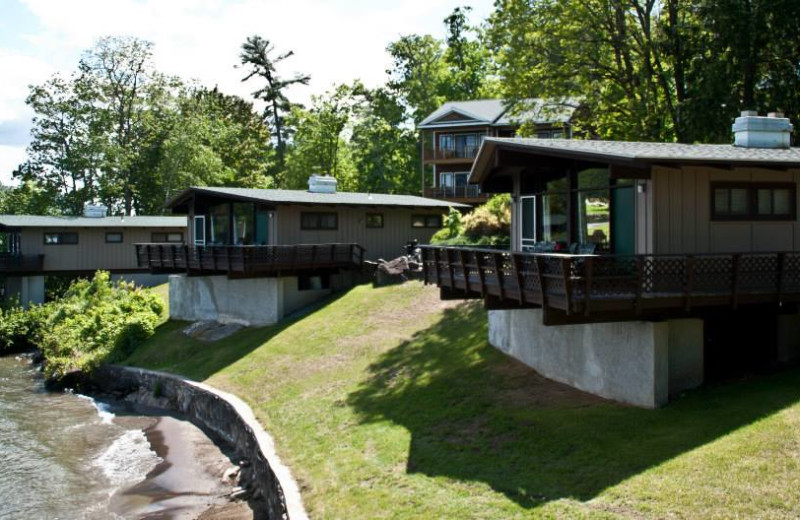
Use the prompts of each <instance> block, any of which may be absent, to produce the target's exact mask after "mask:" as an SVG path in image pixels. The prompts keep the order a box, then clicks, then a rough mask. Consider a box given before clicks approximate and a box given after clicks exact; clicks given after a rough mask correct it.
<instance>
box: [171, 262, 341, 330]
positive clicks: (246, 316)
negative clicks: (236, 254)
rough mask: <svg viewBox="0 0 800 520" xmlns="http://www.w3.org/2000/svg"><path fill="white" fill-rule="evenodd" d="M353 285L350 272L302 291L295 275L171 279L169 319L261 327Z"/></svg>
mask: <svg viewBox="0 0 800 520" xmlns="http://www.w3.org/2000/svg"><path fill="white" fill-rule="evenodd" d="M350 283H352V277H351V276H349V275H348V274H347V273H344V274H341V275H336V276H332V277H331V283H330V288H328V289H322V288H317V289H314V288H311V289H309V290H303V291H301V290H300V289H299V284H298V279H297V277H296V276H286V277H282V278H248V279H242V280H235V279H230V278H228V277H227V276H191V277H190V276H186V275H182V274H181V275H171V276H170V277H169V301H170V316H171V317H172V318H174V319H178V320H186V321H201V320H203V321H205V320H211V321H217V322H219V323H239V324H242V325H245V326H255V327H261V326H265V325H272V324H275V323H277V322H279V321H280V320H281V319H283V317H284V316H286V315H287V314H289V313H291V312H294V311H296V310H298V309H300V308H302V307H305V306H307V305H310V304H311V303H314V302H315V301H317V300H320V299H322V298H324V297H326V296H328V295H330V294H331V292H332V291H333V290H341V289H344V288H346V287H348V286H349V285H348V284H350Z"/></svg>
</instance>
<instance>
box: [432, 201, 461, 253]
mask: <svg viewBox="0 0 800 520" xmlns="http://www.w3.org/2000/svg"><path fill="white" fill-rule="evenodd" d="M463 230H464V226H463V225H462V224H461V212H460V211H458V210H457V209H455V208H453V207H451V208H450V211H449V213H447V216H446V217H445V218H444V227H443V228H442V229H440V230H439V231H437V232H436V233H434V234H433V236H432V237H431V244H441V243H442V242H444V241H447V240H450V239H453V238H455V237H457V236H458V235H460V234H461V233H462V232H463Z"/></svg>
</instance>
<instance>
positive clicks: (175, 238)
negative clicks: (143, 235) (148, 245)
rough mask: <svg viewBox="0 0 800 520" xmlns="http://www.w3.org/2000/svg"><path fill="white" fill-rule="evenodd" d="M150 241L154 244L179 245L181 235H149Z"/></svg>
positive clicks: (161, 233) (164, 233) (165, 233)
mask: <svg viewBox="0 0 800 520" xmlns="http://www.w3.org/2000/svg"><path fill="white" fill-rule="evenodd" d="M150 241H152V242H156V243H164V242H169V243H180V242H183V233H168V232H156V233H151V234H150Z"/></svg>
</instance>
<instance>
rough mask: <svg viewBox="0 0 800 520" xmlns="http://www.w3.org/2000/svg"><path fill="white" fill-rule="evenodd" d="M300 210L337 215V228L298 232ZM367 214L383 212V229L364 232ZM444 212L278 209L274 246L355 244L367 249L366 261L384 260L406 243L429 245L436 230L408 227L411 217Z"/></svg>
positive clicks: (286, 207) (397, 251)
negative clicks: (334, 229)
mask: <svg viewBox="0 0 800 520" xmlns="http://www.w3.org/2000/svg"><path fill="white" fill-rule="evenodd" d="M304 211H326V212H327V211H332V212H336V213H338V215H339V229H338V230H336V231H308V230H301V229H300V213H302V212H304ZM367 213H383V228H379V229H371V228H370V229H368V228H367V227H366V224H365V217H366V214H367ZM445 213H446V212H445V211H443V210H441V209H438V210H430V209H418V210H412V209H397V208H383V209H378V208H376V209H371V208H343V207H337V208H332V209H323V208H309V207H300V206H281V207H280V208H278V209H277V210H276V211H275V220H277V222H276V226H275V227H276V229H277V236H275V235H273V238H272V239H271V241H272V240H274V242H272V243H275V244H282V245H291V244H320V243H332V242H340V243H353V242H354V243H357V244H361V246H362V247H364V248H365V249H366V250H367V253H366V258H367V259H369V260H375V259H378V258H383V259H386V260H389V259H392V258H396V257H398V256H400V255H401V254H402V247H403V246H404V245H405V244H406V242H408V241H409V240H413V239H417V240H419V242H420V244H427V243H428V242H430V239H431V236H433V234H434V233H435V232H436V231H438V229H430V228H412V227H411V216H412V215H444V214H445Z"/></svg>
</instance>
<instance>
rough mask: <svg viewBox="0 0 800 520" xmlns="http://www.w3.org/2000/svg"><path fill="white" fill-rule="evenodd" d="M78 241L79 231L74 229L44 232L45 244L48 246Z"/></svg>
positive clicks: (70, 243)
mask: <svg viewBox="0 0 800 520" xmlns="http://www.w3.org/2000/svg"><path fill="white" fill-rule="evenodd" d="M77 243H78V233H76V232H74V231H63V232H60V233H45V234H44V245H46V246H61V245H75V244H77Z"/></svg>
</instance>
